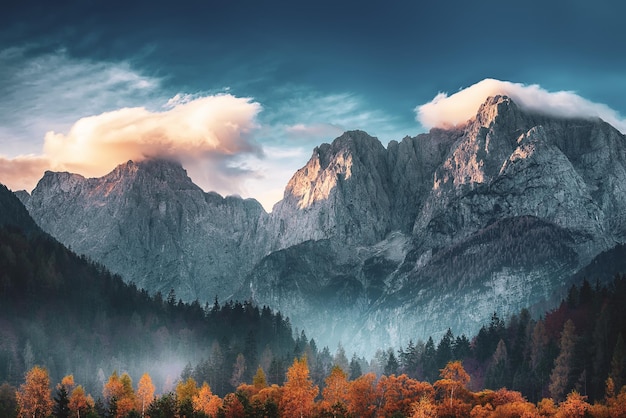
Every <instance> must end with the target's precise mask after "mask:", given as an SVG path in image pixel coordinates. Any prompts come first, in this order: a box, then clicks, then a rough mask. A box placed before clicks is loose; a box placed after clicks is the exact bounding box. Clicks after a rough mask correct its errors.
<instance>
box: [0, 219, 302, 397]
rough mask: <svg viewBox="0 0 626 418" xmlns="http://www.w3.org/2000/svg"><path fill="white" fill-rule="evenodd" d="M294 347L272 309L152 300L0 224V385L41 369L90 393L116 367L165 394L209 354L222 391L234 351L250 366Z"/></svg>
mask: <svg viewBox="0 0 626 418" xmlns="http://www.w3.org/2000/svg"><path fill="white" fill-rule="evenodd" d="M295 346H296V341H295V340H294V338H293V331H292V328H291V324H290V322H289V319H288V318H285V317H283V316H282V315H281V314H280V313H274V312H272V311H271V310H270V309H269V308H267V307H263V308H259V307H257V306H254V305H252V304H251V303H248V302H232V301H231V302H228V303H224V304H221V305H220V304H219V303H218V301H217V300H216V301H215V303H213V304H212V305H211V304H204V306H203V305H201V304H200V303H199V302H197V301H196V302H193V303H183V302H182V301H180V300H177V298H176V295H175V294H174V292H173V291H171V292H170V293H169V294H168V295H165V296H163V295H161V294H160V293H157V294H155V295H149V294H148V293H147V292H146V291H145V290H140V289H137V287H136V286H135V285H133V284H126V283H124V281H123V280H122V279H121V277H119V276H117V275H113V274H111V273H110V272H108V271H107V270H106V269H105V268H103V267H102V266H101V265H99V264H96V263H93V262H90V261H89V260H87V259H86V258H85V257H80V256H77V255H76V254H74V253H73V252H71V251H69V250H67V249H66V248H65V247H63V246H62V245H61V244H59V243H58V242H57V241H56V240H54V239H52V238H51V237H50V236H48V235H47V234H44V233H42V232H40V231H35V232H31V233H29V234H24V233H23V232H22V230H21V229H18V228H16V227H11V226H4V227H0V382H7V383H9V384H11V385H17V384H18V383H19V382H21V381H22V379H23V376H24V373H25V372H26V371H27V370H30V369H31V368H32V367H33V366H34V365H35V364H42V365H45V366H46V367H47V369H48V370H49V373H50V375H51V376H52V378H53V379H58V378H59V377H60V376H64V375H67V374H69V373H70V372H71V373H73V374H74V376H76V378H77V379H80V381H81V382H83V385H84V387H85V388H86V389H87V390H88V391H98V390H100V389H101V388H102V385H103V383H104V380H105V374H106V373H110V371H111V370H124V371H127V372H128V373H129V374H130V375H131V376H132V377H133V378H135V379H137V378H138V377H139V376H140V375H141V374H142V373H144V372H146V371H148V372H149V373H150V374H151V375H152V376H153V378H154V380H155V383H156V384H157V385H158V386H159V388H162V387H163V386H164V385H167V384H170V385H171V384H172V382H174V381H175V380H176V379H177V378H178V376H179V375H180V371H181V370H182V369H183V367H184V366H185V364H187V363H191V364H196V363H201V361H202V360H203V359H209V358H210V359H212V360H211V361H218V362H219V363H220V368H219V370H220V373H222V374H223V376H226V377H224V378H221V377H219V378H218V380H219V382H220V383H219V384H216V387H219V389H220V393H221V394H224V393H226V392H227V391H230V390H232V389H233V387H232V385H229V380H230V378H231V377H232V369H233V367H234V365H235V363H236V361H237V356H238V354H240V353H241V354H245V356H246V359H247V362H248V363H249V364H255V363H256V362H257V361H260V360H264V361H270V362H271V361H272V360H273V359H276V361H277V362H282V361H283V359H291V358H292V357H291V356H292V355H293V353H294V349H295ZM255 366H256V365H255ZM242 378H244V379H248V378H250V375H249V372H245V373H244V374H243V376H242Z"/></svg>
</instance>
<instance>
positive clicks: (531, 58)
mask: <svg viewBox="0 0 626 418" xmlns="http://www.w3.org/2000/svg"><path fill="white" fill-rule="evenodd" d="M126 3H132V4H131V5H128V4H126ZM3 9H4V10H3V13H2V15H1V16H0V157H2V158H1V159H0V182H3V183H8V184H9V187H12V188H18V187H20V186H22V185H23V187H27V188H28V187H32V186H33V185H34V183H33V180H32V179H33V178H39V177H41V174H42V173H43V171H42V169H43V168H46V167H48V166H49V167H48V168H53V169H64V168H65V169H70V168H78V167H79V166H78V165H76V164H75V165H70V164H69V163H67V161H65V160H63V161H65V165H63V164H61V163H58V164H56V165H54V164H50V163H49V161H48V160H46V159H45V158H42V156H45V155H46V153H51V152H52V151H50V148H51V147H52V146H51V145H50V143H46V144H44V142H45V140H44V138H46V134H47V133H48V132H51V131H53V132H55V133H56V134H60V136H59V135H57V137H56V138H57V139H58V141H57V142H62V141H66V140H68V138H75V137H76V138H77V136H76V135H79V131H80V130H79V129H75V131H76V132H75V135H74V136H72V134H70V131H71V129H72V127H74V126H75V125H76V124H77V122H78V121H79V120H81V119H82V118H87V117H93V116H97V115H101V114H103V113H105V112H115V111H119V110H120V109H125V108H132V109H135V108H141V107H143V108H145V109H146V111H147V112H155V113H159V112H166V111H167V110H168V109H172V108H173V107H175V106H176V105H178V104H184V103H189V102H193V101H194V100H197V99H198V98H203V97H208V96H216V95H218V96H219V95H228V96H232V97H233V101H232V103H231V104H232V105H233V106H235V108H236V109H241V110H242V111H243V112H244V113H245V116H246V117H247V118H248V119H245V120H244V119H237V120H238V121H239V122H238V124H237V126H243V127H244V128H242V131H241V132H238V133H237V135H238V136H237V139H236V141H235V142H236V143H237V144H238V146H236V147H232V146H228V147H224V146H222V145H224V141H223V140H218V142H219V141H222V142H221V143H220V144H218V145H217V146H214V147H212V148H210V149H209V148H203V149H202V152H201V153H202V155H203V157H204V158H203V159H200V160H194V159H193V158H192V156H190V155H189V153H188V154H184V153H183V154H184V155H182V154H181V155H182V156H181V158H180V159H181V160H182V161H183V163H184V164H186V165H187V168H188V170H189V171H190V174H193V175H192V178H194V180H195V181H197V182H198V183H199V184H200V185H201V186H202V187H203V188H205V189H214V190H217V191H218V192H220V193H223V194H230V193H237V194H241V195H242V196H244V197H255V198H257V199H259V200H261V201H262V202H263V204H264V205H265V206H266V208H268V209H269V208H270V207H271V204H272V202H275V201H276V200H277V199H279V198H280V196H281V195H282V190H283V188H284V186H285V184H286V183H287V181H288V179H289V177H290V175H291V174H292V173H293V172H294V171H295V170H296V169H297V168H299V167H301V166H302V165H304V163H306V161H307V160H308V158H309V157H310V155H311V152H312V149H313V147H314V146H316V145H318V144H320V143H322V142H329V141H332V139H333V138H335V137H336V136H338V135H339V134H340V133H341V132H342V131H344V130H348V129H363V130H365V131H367V132H369V133H370V134H372V135H374V136H377V137H379V139H381V141H382V142H383V144H385V145H386V144H387V143H388V142H389V141H390V140H400V139H402V137H404V136H405V135H411V136H413V135H415V134H417V133H419V132H424V131H425V130H426V129H427V127H424V126H422V125H421V124H420V123H419V122H418V121H417V120H416V113H415V108H416V107H417V106H420V105H422V104H425V103H428V102H429V101H431V100H432V99H433V98H434V97H435V96H436V95H437V94H438V93H439V92H447V93H449V94H453V93H455V92H457V91H459V90H460V89H462V88H465V87H468V86H471V85H473V84H475V83H477V82H479V81H481V80H483V79H485V78H495V79H498V80H506V81H512V82H515V83H523V84H538V85H540V86H541V88H542V89H545V90H547V91H550V92H556V91H561V90H567V91H575V92H576V93H577V94H578V95H580V96H582V97H584V98H585V99H587V100H590V101H592V102H595V103H602V104H605V105H607V106H608V107H609V108H611V109H613V110H614V111H615V112H617V114H618V115H621V117H623V116H625V115H626V101H625V100H624V99H623V97H624V92H625V91H626V72H625V71H624V69H625V68H626V54H625V53H624V44H623V42H624V39H626V29H625V28H626V26H625V25H624V23H623V22H624V15H625V13H624V12H625V11H626V6H625V5H624V3H622V2H618V1H612V2H609V1H606V2H587V1H562V0H556V1H548V2H546V1H542V2H540V1H525V2H504V1H491V0H487V1H479V2H467V1H438V2H434V1H433V2H417V1H397V2H367V1H359V2H355V1H343V2H340V1H332V2H331V1H316V2H298V1H277V2H260V1H179V2H169V1H168V2H164V1H150V2H147V1H135V2H121V1H97V0H83V1H74V2H70V1H54V2H52V1H39V2H13V4H11V5H5V6H3ZM234 99H241V100H240V101H236V100H234ZM242 100H243V101H245V102H246V103H248V104H249V105H250V106H252V107H246V106H245V103H243V102H242ZM231 104H229V105H228V106H230V105H231ZM203 109H205V108H203ZM206 109H213V107H211V106H208V107H207V108H206ZM207 111H208V110H207ZM232 112H235V110H233V111H232ZM179 113H180V112H179ZM135 116H136V115H134V114H133V115H131V114H130V113H128V114H125V119H124V120H135V119H136V117H135ZM225 117H226V116H225ZM228 118H232V114H231V113H229V114H228ZM167 120H171V118H168V119H167ZM229 121H230V119H229ZM154 123H157V122H154V121H153V122H150V123H149V124H147V125H146V126H149V128H150V129H153V126H154ZM229 124H230V125H232V123H231V122H229ZM118 125H119V123H118ZM98 126H99V127H101V128H102V126H101V125H98ZM185 126H188V125H185ZM146 129H148V128H146ZM181 129H182V130H185V129H186V128H185V127H182V128H181ZM242 132H243V133H242ZM193 140H194V138H191V139H190V140H189V141H192V142H193ZM50 141H52V140H50ZM77 141H80V139H77ZM229 141H230V142H229ZM232 141H234V140H232ZM232 141H231V140H230V139H229V140H228V141H226V142H228V143H229V144H232ZM144 146H145V144H144ZM175 146H176V143H175V142H172V143H167V144H166V145H162V147H170V148H171V147H175ZM44 148H45V149H44ZM160 149H161V148H160ZM168 149H169V148H168ZM59 150H60V151H58V152H66V153H67V152H68V151H67V148H59ZM167 152H170V153H171V151H167ZM174 154H175V153H174ZM125 155H126V154H124V155H120V156H119V157H120V158H121V157H124V156H125ZM167 155H170V154H167ZM172 155H173V154H172ZM57 157H58V154H57ZM92 158H93V157H92ZM96 158H97V157H96ZM57 160H58V158H57ZM59 161H61V160H59ZM91 161H93V160H91ZM91 161H86V162H84V163H85V164H88V163H90V162H91ZM120 162H122V161H120ZM95 163H96V162H94V164H95ZM107 163H108V164H109V165H110V164H111V162H108V161H107ZM105 166H106V164H102V167H100V170H105V169H108V168H106V167H105ZM84 174H85V175H100V174H101V172H100V171H97V170H96V171H90V170H88V169H85V172H84ZM16 176H19V178H20V179H21V182H20V181H17V180H16ZM3 177H4V178H3ZM27 179H28V181H26V180H27ZM28 182H30V183H28ZM29 185H30V186H29Z"/></svg>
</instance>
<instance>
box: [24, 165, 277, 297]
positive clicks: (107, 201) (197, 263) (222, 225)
mask: <svg viewBox="0 0 626 418" xmlns="http://www.w3.org/2000/svg"><path fill="white" fill-rule="evenodd" d="M20 196H21V198H22V200H23V202H24V203H25V205H26V206H27V208H28V210H29V212H30V213H31V215H32V216H33V218H35V219H36V220H37V222H38V223H39V225H40V226H41V227H42V228H43V229H44V230H46V231H47V232H49V233H50V234H51V235H53V236H54V237H56V238H57V239H58V240H59V241H61V242H62V243H64V244H65V245H67V246H69V247H70V248H71V249H73V250H74V251H76V252H78V253H82V254H86V255H88V256H89V257H91V258H92V259H94V260H96V261H98V262H101V263H102V264H104V265H105V266H107V267H108V268H109V269H110V270H112V271H113V272H115V273H119V274H120V275H122V277H124V278H125V279H126V280H127V281H133V282H135V283H136V284H137V285H138V286H140V287H143V288H146V289H148V290H149V291H150V292H155V291H161V292H162V293H164V295H167V293H168V292H169V290H170V289H172V288H173V289H174V290H175V292H176V295H177V296H178V297H180V298H182V299H183V300H194V299H196V298H199V299H200V300H203V301H204V300H209V299H211V298H213V297H215V296H216V295H220V296H222V297H226V296H228V295H231V294H232V293H233V292H234V290H235V289H236V288H238V287H239V285H240V281H237V277H240V276H242V275H243V274H245V273H247V272H248V271H249V270H250V269H251V268H252V265H253V264H254V263H255V262H256V261H258V259H260V257H261V256H262V255H264V250H263V249H262V248H261V247H262V243H260V242H259V240H257V230H258V228H259V225H261V224H262V223H263V222H264V219H265V218H266V216H267V215H266V213H265V212H264V211H263V208H262V207H261V206H260V204H259V203H258V202H256V201H254V200H243V199H240V198H237V197H227V198H223V197H222V196H220V195H218V194H216V193H204V192H203V191H202V190H201V189H200V188H199V187H198V186H196V185H195V184H193V183H192V181H191V180H190V179H189V177H188V176H187V173H186V172H185V170H184V169H183V168H182V167H181V166H180V164H178V163H174V162H169V161H163V160H152V161H144V162H140V163H135V162H132V161H129V162H128V163H126V164H122V165H120V166H118V167H117V168H116V169H115V170H113V171H112V172H111V173H109V174H108V175H106V176H104V177H101V178H93V179H86V178H84V177H82V176H79V175H76V174H69V173H54V172H47V173H46V174H45V175H44V177H43V178H42V179H41V181H40V182H39V184H38V185H37V187H36V188H35V190H33V193H32V196H30V197H28V196H27V195H23V194H22V195H20ZM261 241H262V240H261ZM242 254H246V255H247V256H246V257H242V256H241V255H242Z"/></svg>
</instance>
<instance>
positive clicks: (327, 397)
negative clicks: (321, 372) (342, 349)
mask: <svg viewBox="0 0 626 418" xmlns="http://www.w3.org/2000/svg"><path fill="white" fill-rule="evenodd" d="M325 383H326V387H325V388H324V390H323V391H322V397H323V399H324V402H325V403H326V406H328V407H333V406H334V405H335V404H342V405H343V406H344V407H345V406H346V404H347V398H348V375H347V374H346V372H345V371H344V370H343V369H342V368H341V367H340V366H338V365H334V366H333V368H332V369H331V371H330V375H328V377H327V378H326V380H325Z"/></svg>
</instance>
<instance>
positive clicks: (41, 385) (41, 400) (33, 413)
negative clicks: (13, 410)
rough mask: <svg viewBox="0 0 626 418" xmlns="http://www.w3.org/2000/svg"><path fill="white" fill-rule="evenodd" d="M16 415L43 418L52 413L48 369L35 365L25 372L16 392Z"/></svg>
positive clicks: (24, 417) (27, 417)
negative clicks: (24, 376)
mask: <svg viewBox="0 0 626 418" xmlns="http://www.w3.org/2000/svg"><path fill="white" fill-rule="evenodd" d="M16 398H17V408H18V416H19V417H23V418H45V417H47V416H48V415H50V414H51V413H52V397H51V390H50V376H49V375H48V370H46V369H44V368H42V367H39V366H35V367H33V368H32V369H30V370H29V371H28V372H27V373H26V379H25V382H24V383H23V384H22V385H21V386H20V388H19V390H18V391H17V393H16Z"/></svg>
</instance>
